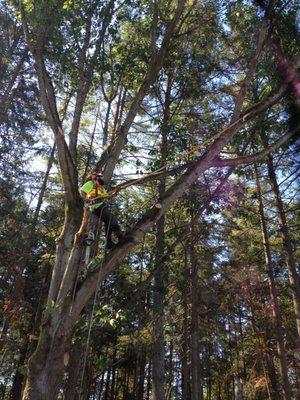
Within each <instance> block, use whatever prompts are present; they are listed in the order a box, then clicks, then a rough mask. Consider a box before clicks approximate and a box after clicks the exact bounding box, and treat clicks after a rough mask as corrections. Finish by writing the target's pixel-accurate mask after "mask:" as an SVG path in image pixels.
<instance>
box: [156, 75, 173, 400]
mask: <svg viewBox="0 0 300 400" xmlns="http://www.w3.org/2000/svg"><path fill="white" fill-rule="evenodd" d="M171 88H172V76H171V74H170V73H169V75H168V79H167V88H166V94H165V101H164V105H163V121H162V126H161V146H160V152H161V164H162V165H165V162H166V158H167V151H168V148H167V140H168V138H167V134H168V129H169V128H168V126H169V122H170V104H171ZM165 191H166V178H165V177H162V178H161V180H160V182H159V185H158V193H159V197H163V196H164V194H165ZM156 228H157V231H156V253H155V275H154V291H153V308H154V313H153V314H154V323H153V357H152V386H153V399H154V400H165V398H166V377H165V348H164V300H165V279H166V273H165V268H166V267H165V264H164V254H165V216H164V215H163V216H162V217H161V218H160V219H159V220H158V221H157V224H156Z"/></svg>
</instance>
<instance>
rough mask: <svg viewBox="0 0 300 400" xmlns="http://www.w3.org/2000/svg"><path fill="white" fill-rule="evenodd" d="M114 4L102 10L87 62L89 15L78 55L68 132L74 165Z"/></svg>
mask: <svg viewBox="0 0 300 400" xmlns="http://www.w3.org/2000/svg"><path fill="white" fill-rule="evenodd" d="M114 3H115V0H111V1H110V2H109V3H108V4H107V6H105V7H104V8H103V11H102V14H103V22H102V27H101V30H100V32H99V36H98V39H97V41H96V43H95V44H94V46H95V51H94V53H93V56H92V58H91V60H90V62H88V59H87V56H88V53H89V47H90V43H91V42H90V39H91V25H92V18H93V13H92V12H91V14H90V15H89V20H88V23H87V26H86V33H85V37H84V43H83V46H82V49H81V50H80V55H79V60H78V70H79V78H80V82H79V87H78V90H77V96H76V102H75V108H74V116H73V121H72V127H71V132H70V145H69V148H70V153H71V155H72V158H73V160H74V162H75V163H76V161H77V140H78V132H79V127H80V122H81V116H82V112H83V107H84V104H85V101H86V98H87V95H88V92H89V90H90V87H91V83H92V78H93V74H94V70H95V66H96V64H97V60H98V57H99V53H100V51H101V48H102V46H103V42H104V38H105V33H106V30H107V28H108V26H109V23H110V21H111V19H112V16H113V13H114Z"/></svg>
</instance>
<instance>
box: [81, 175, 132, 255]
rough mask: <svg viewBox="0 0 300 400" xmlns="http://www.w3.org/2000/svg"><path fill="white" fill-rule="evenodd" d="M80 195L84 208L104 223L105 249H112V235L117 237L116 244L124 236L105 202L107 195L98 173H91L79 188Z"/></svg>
mask: <svg viewBox="0 0 300 400" xmlns="http://www.w3.org/2000/svg"><path fill="white" fill-rule="evenodd" d="M80 195H81V197H82V198H83V199H84V201H85V205H86V207H87V208H88V209H89V210H90V211H91V212H92V213H93V214H95V215H97V217H98V218H99V219H100V220H101V221H102V222H104V228H105V235H106V248H107V249H112V248H113V247H114V245H115V243H114V242H113V239H112V234H113V233H114V234H115V235H116V236H117V238H118V243H120V241H121V240H122V239H123V237H124V234H123V232H122V230H121V228H120V226H119V224H118V221H117V218H116V217H115V215H114V214H113V213H112V212H111V211H110V209H109V204H108V203H107V202H106V200H107V199H108V197H109V193H108V192H107V191H106V190H105V188H104V180H103V176H102V174H101V173H100V172H98V171H93V172H92V174H91V175H90V176H89V178H88V179H87V181H86V182H85V184H84V185H83V186H82V187H81V188H80Z"/></svg>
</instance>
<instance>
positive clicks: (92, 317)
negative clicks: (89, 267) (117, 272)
mask: <svg viewBox="0 0 300 400" xmlns="http://www.w3.org/2000/svg"><path fill="white" fill-rule="evenodd" d="M102 210H103V208H102V209H101V214H100V217H101V215H102ZM111 217H112V215H111V214H110V218H109V221H108V226H107V231H106V233H105V248H104V257H102V260H101V263H100V266H99V267H100V269H101V267H102V265H103V261H104V259H105V256H106V253H107V249H106V246H107V240H108V234H109V230H110V224H111ZM99 283H100V274H98V277H97V284H96V290H95V294H94V300H93V306H92V312H91V316H90V320H89V328H88V336H87V342H86V347H85V352H84V359H83V368H82V374H81V380H80V388H79V399H78V400H81V398H82V397H81V396H82V388H83V380H84V375H85V368H86V363H87V353H88V350H89V345H90V338H91V331H92V326H93V319H94V312H95V308H96V300H97V296H98V291H99Z"/></svg>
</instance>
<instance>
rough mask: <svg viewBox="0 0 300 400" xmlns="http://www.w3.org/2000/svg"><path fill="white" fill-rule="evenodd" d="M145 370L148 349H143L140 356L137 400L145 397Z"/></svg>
mask: <svg viewBox="0 0 300 400" xmlns="http://www.w3.org/2000/svg"><path fill="white" fill-rule="evenodd" d="M145 372H146V350H145V349H142V353H141V354H140V356H139V376H138V387H137V396H136V400H143V399H144V386H145Z"/></svg>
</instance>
